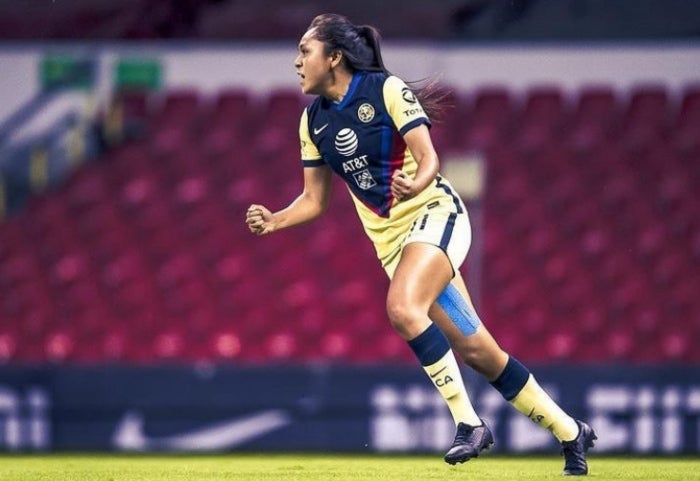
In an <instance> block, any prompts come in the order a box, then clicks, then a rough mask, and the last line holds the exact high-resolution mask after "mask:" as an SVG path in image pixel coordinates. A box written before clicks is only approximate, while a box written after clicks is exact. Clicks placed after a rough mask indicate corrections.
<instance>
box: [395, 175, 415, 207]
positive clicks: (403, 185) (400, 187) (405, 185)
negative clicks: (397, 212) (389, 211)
mask: <svg viewBox="0 0 700 481" xmlns="http://www.w3.org/2000/svg"><path fill="white" fill-rule="evenodd" d="M415 187H416V185H415V182H414V181H413V179H412V178H411V177H410V176H409V175H408V174H407V173H406V172H404V171H403V170H396V171H394V173H393V174H392V176H391V193H392V195H393V196H394V198H395V199H396V200H398V201H402V200H407V199H410V198H411V197H414V196H415V195H416V194H417V193H418V192H416V188H415Z"/></svg>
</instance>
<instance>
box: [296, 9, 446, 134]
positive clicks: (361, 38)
mask: <svg viewBox="0 0 700 481" xmlns="http://www.w3.org/2000/svg"><path fill="white" fill-rule="evenodd" d="M312 28H315V29H316V32H315V37H316V39H317V40H319V41H321V42H323V43H324V44H325V49H326V55H330V54H331V53H333V52H335V51H337V50H339V51H340V52H342V54H343V59H344V60H345V65H346V66H347V68H348V69H349V70H350V71H351V72H356V71H364V72H384V73H387V74H389V75H391V72H389V71H388V70H387V68H386V67H385V66H384V60H383V59H382V50H381V46H380V40H381V36H380V35H379V31H378V30H377V29H376V28H374V27H373V26H371V25H354V24H353V23H352V22H350V20H348V19H347V17H344V16H343V15H338V14H334V13H324V14H322V15H319V16H317V17H316V18H314V19H313V20H312V21H311V25H309V30H310V29H312ZM406 83H407V84H408V85H409V86H410V87H411V89H412V90H413V93H414V94H415V96H416V98H418V101H419V102H420V103H421V106H422V107H423V110H425V113H426V114H427V115H428V116H429V117H430V118H431V119H433V120H437V121H439V120H440V117H442V113H443V110H444V107H445V105H444V100H445V98H446V97H447V96H448V93H447V92H446V91H445V90H444V89H442V88H440V86H439V84H438V82H437V80H435V79H429V80H428V81H418V82H406Z"/></svg>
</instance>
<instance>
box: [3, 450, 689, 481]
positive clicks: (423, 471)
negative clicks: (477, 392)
mask: <svg viewBox="0 0 700 481" xmlns="http://www.w3.org/2000/svg"><path fill="white" fill-rule="evenodd" d="M562 465H563V461H562V459H561V458H559V457H556V456H548V457H544V456H538V457H505V456H499V455H494V456H484V457H481V458H480V459H476V460H472V461H470V462H468V463H466V464H462V465H458V466H449V465H447V464H445V463H443V462H442V460H441V459H440V456H438V455H434V456H372V455H363V456H355V455H311V454H310V455H306V454H300V455H286V454H271V455H263V454H256V455H254V454H224V455H204V456H195V455H185V456H177V455H162V456H156V455H143V456H142V455H134V456H130V455H101V454H94V455H89V454H88V455H68V454H62V455H0V480H1V481H20V480H21V481H59V480H60V481H83V480H85V481H150V480H154V481H156V480H158V481H160V480H162V481H214V480H227V481H228V480H251V481H262V480H291V481H293V480H312V481H330V480H334V481H345V480H369V481H385V480H386V481H388V480H391V481H394V480H395V481H406V480H414V479H415V480H478V481H485V480H498V481H501V480H548V479H563V478H562V476H561V469H562ZM589 465H590V474H589V476H588V478H587V479H591V480H595V481H604V480H618V479H621V480H636V479H640V480H663V481H675V480H678V481H688V480H700V459H698V458H697V457H695V458H633V457H630V458H625V457H615V458H613V457H600V458H595V456H593V457H592V459H591V460H590V461H589Z"/></svg>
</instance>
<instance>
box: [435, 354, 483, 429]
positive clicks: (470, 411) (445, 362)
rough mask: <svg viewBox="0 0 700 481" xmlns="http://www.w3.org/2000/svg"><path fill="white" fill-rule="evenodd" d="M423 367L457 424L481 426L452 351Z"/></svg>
mask: <svg viewBox="0 0 700 481" xmlns="http://www.w3.org/2000/svg"><path fill="white" fill-rule="evenodd" d="M423 369H425V372H426V373H428V376H429V377H430V380H431V381H432V382H433V385H434V386H435V388H436V389H437V390H438V392H440V395H441V396H442V398H443V399H444V400H445V402H446V403H447V407H448V408H449V409H450V412H451V413H452V418H453V419H454V422H455V425H457V424H459V423H466V424H469V425H470V426H481V419H479V416H478V415H477V414H476V411H474V406H472V403H471V400H470V399H469V395H468V394H467V388H466V387H465V386H464V381H463V380H462V373H461V372H460V370H459V365H458V364H457V360H456V359H455V355H454V353H453V352H452V351H447V353H446V354H445V355H444V356H443V357H442V359H440V360H439V361H438V362H436V363H435V364H431V365H430V366H423Z"/></svg>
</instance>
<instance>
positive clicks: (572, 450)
mask: <svg viewBox="0 0 700 481" xmlns="http://www.w3.org/2000/svg"><path fill="white" fill-rule="evenodd" d="M576 424H578V436H576V439H574V440H573V441H564V442H562V443H561V453H562V454H563V455H564V472H563V473H562V474H563V475H564V476H585V475H587V474H588V463H587V462H586V451H588V449H589V448H592V447H593V446H594V444H595V443H594V441H595V440H596V439H598V436H596V435H595V432H594V431H593V429H592V428H591V427H590V426H589V425H588V424H586V423H584V422H583V421H578V420H576Z"/></svg>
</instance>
